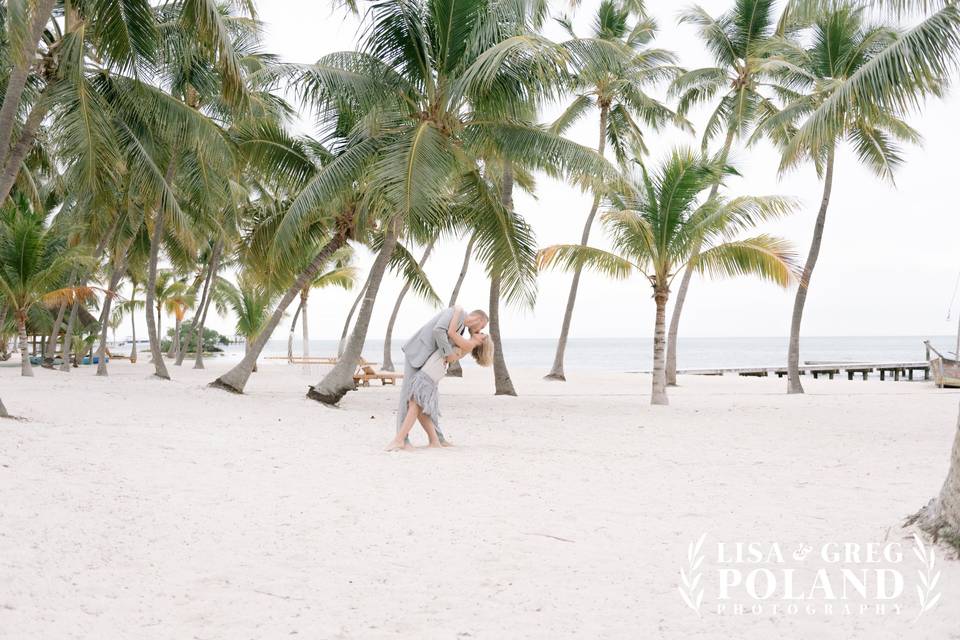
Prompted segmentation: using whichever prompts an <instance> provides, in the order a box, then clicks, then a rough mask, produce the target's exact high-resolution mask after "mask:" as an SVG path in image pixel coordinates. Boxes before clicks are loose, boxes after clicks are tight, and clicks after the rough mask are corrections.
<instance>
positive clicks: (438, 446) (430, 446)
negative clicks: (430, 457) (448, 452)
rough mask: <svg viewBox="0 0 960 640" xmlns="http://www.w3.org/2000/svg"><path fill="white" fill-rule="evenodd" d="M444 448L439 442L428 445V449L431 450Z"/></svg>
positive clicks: (434, 441) (435, 441)
mask: <svg viewBox="0 0 960 640" xmlns="http://www.w3.org/2000/svg"><path fill="white" fill-rule="evenodd" d="M442 446H443V444H442V443H441V442H440V441H439V440H433V441H431V442H430V443H429V444H427V447H428V448H430V449H439V448H440V447H442Z"/></svg>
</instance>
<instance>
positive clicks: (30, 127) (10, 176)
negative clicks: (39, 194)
mask: <svg viewBox="0 0 960 640" xmlns="http://www.w3.org/2000/svg"><path fill="white" fill-rule="evenodd" d="M52 87H53V83H50V82H48V83H47V85H46V86H45V87H44V88H43V91H41V92H40V95H39V96H38V98H37V102H36V103H35V104H34V105H33V109H31V110H30V114H29V115H28V116H27V121H26V122H25V123H24V124H23V128H22V129H21V130H20V138H19V140H17V145H16V146H15V147H14V148H13V149H12V150H11V151H10V154H9V156H8V157H7V160H6V164H5V165H4V168H3V173H2V174H0V202H3V201H5V200H6V199H7V196H9V195H10V190H11V189H13V185H14V184H15V183H16V181H17V176H18V175H19V174H20V168H21V166H22V165H23V160H24V158H26V157H27V154H28V153H29V152H30V149H31V148H32V147H33V141H34V138H35V136H36V134H37V129H38V128H39V127H40V123H41V122H43V119H44V118H45V117H46V116H47V112H48V111H49V109H50V103H49V102H48V101H47V98H48V95H49V93H50V91H51V88H52Z"/></svg>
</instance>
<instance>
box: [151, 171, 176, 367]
mask: <svg viewBox="0 0 960 640" xmlns="http://www.w3.org/2000/svg"><path fill="white" fill-rule="evenodd" d="M172 168H173V163H172V162H171V163H170V169H172ZM167 173H168V174H169V173H171V171H170V170H169V169H168V171H167ZM161 242H163V210H162V209H161V208H160V207H157V215H156V218H155V220H154V223H153V237H152V238H151V240H150V260H149V262H148V266H147V288H146V306H147V334H148V335H149V336H150V355H151V356H153V375H155V376H156V377H158V378H160V379H162V380H169V379H170V374H169V373H167V365H166V363H164V361H163V353H162V352H161V351H160V310H159V309H157V317H156V318H154V316H153V309H154V307H156V306H157V304H156V302H155V296H156V291H157V261H158V259H159V257H160V243H161Z"/></svg>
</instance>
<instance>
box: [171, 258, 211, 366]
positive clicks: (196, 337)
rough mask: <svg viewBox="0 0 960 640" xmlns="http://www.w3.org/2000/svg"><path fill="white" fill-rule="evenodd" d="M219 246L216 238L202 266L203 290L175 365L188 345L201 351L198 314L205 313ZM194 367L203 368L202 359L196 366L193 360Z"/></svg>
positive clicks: (187, 348) (180, 359) (198, 351)
mask: <svg viewBox="0 0 960 640" xmlns="http://www.w3.org/2000/svg"><path fill="white" fill-rule="evenodd" d="M219 246H220V241H219V240H217V242H216V244H215V245H214V246H213V250H212V251H211V252H210V258H209V260H208V261H207V264H206V266H205V267H204V272H205V273H204V276H203V291H202V292H201V293H200V304H199V305H197V312H196V313H194V314H193V322H192V323H191V324H190V330H191V334H192V335H191V336H190V338H189V339H188V340H187V344H186V345H185V346H184V348H182V349H180V353H178V354H177V361H176V362H175V363H174V364H175V365H176V366H178V367H179V366H182V365H183V360H184V358H186V356H187V351H189V350H190V345H191V344H192V345H194V349H197V351H196V353H198V354H199V353H202V351H203V329H202V328H201V326H200V325H201V323H200V316H202V315H203V314H205V313H206V308H207V302H208V300H207V296H208V295H209V291H210V280H211V278H212V275H213V273H214V271H215V269H216V255H217V249H218V248H219ZM193 368H194V369H203V361H202V360H201V361H200V366H199V367H198V366H196V362H194V367H193Z"/></svg>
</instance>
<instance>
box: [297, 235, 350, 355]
mask: <svg viewBox="0 0 960 640" xmlns="http://www.w3.org/2000/svg"><path fill="white" fill-rule="evenodd" d="M352 260H353V249H351V248H350V247H344V248H343V249H341V250H340V251H338V252H337V253H336V254H335V255H334V256H333V259H332V260H331V263H332V266H331V268H330V269H329V270H327V271H324V272H323V273H321V274H319V275H318V276H316V277H315V278H314V279H313V280H312V281H311V282H309V283H308V284H307V286H305V287H304V288H303V289H302V290H301V291H300V304H299V305H298V306H297V309H296V311H294V313H293V320H292V321H291V323H290V334H289V335H288V336H287V358H288V359H289V360H291V361H292V360H293V334H294V331H295V330H296V328H297V319H298V318H299V317H300V316H303V318H302V321H303V324H302V330H301V334H302V341H303V344H302V346H301V349H302V351H301V355H302V356H303V357H304V358H309V357H310V327H309V321H308V317H307V306H308V304H309V300H310V291H311V290H313V289H326V288H328V287H338V288H340V289H345V290H350V289H352V288H353V286H354V285H355V284H356V281H357V268H356V267H354V266H353V265H352V264H351V262H352Z"/></svg>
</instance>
